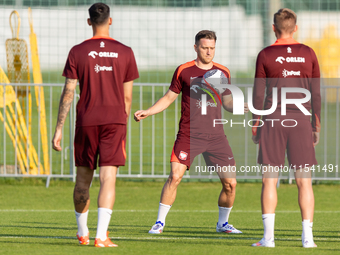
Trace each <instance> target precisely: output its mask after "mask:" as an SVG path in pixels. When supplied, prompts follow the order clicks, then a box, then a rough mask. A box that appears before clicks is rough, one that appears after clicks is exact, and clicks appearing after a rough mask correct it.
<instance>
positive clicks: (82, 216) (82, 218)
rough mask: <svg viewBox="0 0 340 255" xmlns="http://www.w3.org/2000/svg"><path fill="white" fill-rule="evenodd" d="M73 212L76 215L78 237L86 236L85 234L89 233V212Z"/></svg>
mask: <svg viewBox="0 0 340 255" xmlns="http://www.w3.org/2000/svg"><path fill="white" fill-rule="evenodd" d="M74 212H75V213H76V219H77V225H78V235H79V236H87V234H88V233H89V229H88V228H87V216H88V215H89V210H87V212H84V213H79V212H77V211H74Z"/></svg>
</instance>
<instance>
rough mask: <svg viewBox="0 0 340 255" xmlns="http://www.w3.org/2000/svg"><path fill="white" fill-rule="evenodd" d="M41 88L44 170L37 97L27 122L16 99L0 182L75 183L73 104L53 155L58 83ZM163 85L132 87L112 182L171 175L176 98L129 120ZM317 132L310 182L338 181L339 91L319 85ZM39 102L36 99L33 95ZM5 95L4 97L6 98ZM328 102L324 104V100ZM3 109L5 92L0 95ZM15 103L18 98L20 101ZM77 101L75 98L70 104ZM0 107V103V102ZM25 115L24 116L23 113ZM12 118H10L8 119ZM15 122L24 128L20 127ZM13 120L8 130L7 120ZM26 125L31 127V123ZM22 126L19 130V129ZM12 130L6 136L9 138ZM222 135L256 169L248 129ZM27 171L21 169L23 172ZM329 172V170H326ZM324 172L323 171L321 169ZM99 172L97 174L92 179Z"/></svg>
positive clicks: (2, 146) (1, 135) (240, 161)
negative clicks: (122, 156) (122, 158)
mask: <svg viewBox="0 0 340 255" xmlns="http://www.w3.org/2000/svg"><path fill="white" fill-rule="evenodd" d="M1 86H2V88H3V89H4V91H6V89H8V87H9V86H12V88H13V90H14V92H15V93H16V95H17V94H18V89H19V86H20V87H22V86H26V90H27V91H33V89H34V86H32V84H11V85H9V84H3V83H2V84H1ZM37 86H39V87H40V86H43V88H44V94H45V112H46V123H47V140H48V157H47V158H48V161H49V162H48V164H49V171H47V168H46V167H45V164H44V160H46V157H44V153H46V150H45V152H44V151H43V149H42V147H43V144H42V135H41V134H42V133H41V126H40V123H41V122H40V119H41V118H42V116H41V111H40V110H39V106H37V104H36V102H37V101H39V100H37V98H36V96H35V95H34V94H33V93H32V106H31V112H32V114H31V121H30V116H29V110H28V109H29V107H30V105H29V100H28V99H27V98H24V99H21V101H20V100H19V102H18V104H21V107H22V108H26V110H25V109H24V110H23V113H22V116H20V109H19V108H18V107H17V105H15V104H14V106H13V110H12V111H10V110H9V109H8V106H7V107H2V108H0V113H1V115H2V116H3V119H2V121H0V177H47V179H48V181H47V184H46V185H47V186H48V185H49V180H50V178H70V179H73V180H74V179H75V173H76V171H75V166H74V158H73V137H74V129H75V125H74V123H75V103H74V104H72V107H71V110H70V113H69V115H68V120H67V121H66V122H65V125H64V129H63V139H62V143H61V146H62V148H63V150H62V151H61V152H55V151H53V150H52V146H51V142H50V141H51V140H52V137H53V134H54V127H55V123H56V119H57V114H58V105H59V99H60V95H61V92H62V89H63V84H39V85H37ZM168 86H169V85H168V84H142V83H136V84H135V86H134V90H133V104H132V110H131V115H130V117H129V124H128V130H127V145H126V149H127V161H126V166H124V167H120V168H119V172H118V175H117V177H128V178H166V177H167V176H168V174H169V172H170V163H169V160H170V154H171V151H172V147H173V143H174V140H175V138H176V134H177V131H178V123H179V119H180V97H179V98H178V99H177V100H176V101H175V102H174V103H173V104H172V105H171V106H170V107H169V108H168V109H167V110H165V111H164V112H162V113H160V114H158V115H155V116H152V117H150V118H147V119H145V120H143V121H141V122H140V123H136V122H135V121H133V118H132V115H133V113H134V112H135V111H136V110H138V109H146V108H148V107H150V106H151V105H152V104H153V103H154V102H155V101H156V100H157V99H158V98H160V97H161V96H162V95H163V94H164V93H165V92H166V91H167V89H168ZM249 86H252V85H250V84H243V85H242V84H241V85H239V87H243V88H246V87H249ZM321 90H322V115H321V118H322V127H321V137H320V143H319V145H317V146H316V155H317V160H318V166H316V168H315V171H314V172H313V179H314V180H340V178H339V173H338V172H339V157H340V155H339V154H340V151H339V134H340V130H339V125H340V120H339V118H340V111H339V101H340V97H339V94H340V86H339V85H338V86H334V85H333V86H329V85H323V86H322V89H321ZM37 95H38V97H39V94H37ZM7 96H8V95H7ZM331 96H332V97H333V99H332V100H329V97H331ZM2 97H3V98H2V100H3V101H2V102H3V105H6V104H7V103H6V100H8V98H6V93H3V95H2ZM19 99H20V97H19ZM76 101H77V95H75V100H74V102H76ZM0 107H1V103H0ZM24 111H25V112H24ZM11 114H12V115H11ZM20 117H22V119H23V120H24V124H23V123H20V121H19V120H20ZM222 118H226V119H233V121H235V122H237V121H238V120H239V119H238V118H240V117H237V116H233V115H232V114H229V113H227V112H224V111H222ZM242 118H245V120H246V122H247V121H248V120H250V119H251V115H250V113H249V114H248V115H245V116H242ZM10 119H12V129H11V127H10V125H9V124H8V121H9V120H10ZM30 123H31V124H30ZM20 125H21V126H20ZM25 128H26V130H27V132H28V130H29V129H31V134H32V135H31V139H27V140H26V141H27V143H26V144H25V145H24V146H23V150H24V152H25V154H26V157H25V155H24V156H23V158H25V160H26V162H23V166H24V171H23V169H22V166H21V167H20V162H19V160H18V159H19V158H20V157H19V154H20V150H18V147H19V143H20V135H21V134H20V129H25ZM10 131H11V135H10ZM225 132H226V135H227V137H228V140H229V143H230V145H231V147H232V150H233V153H234V156H235V160H236V162H237V165H238V166H248V167H249V170H250V169H251V167H253V168H254V167H255V166H256V165H257V164H256V158H257V147H256V146H255V145H254V144H253V142H252V141H251V128H250V127H249V128H233V129H231V128H230V127H228V126H226V127H225ZM32 147H34V149H35V151H36V156H37V159H36V161H37V162H38V163H37V164H36V166H37V167H36V168H37V169H35V170H36V171H33V170H34V169H32V167H31V162H30V161H31V160H32V157H29V154H30V148H32ZM201 162H203V159H202V158H201V156H198V157H197V158H196V159H195V161H194V164H199V165H202V164H201ZM25 166H26V167H25ZM331 167H332V168H331ZM325 168H326V169H325ZM97 175H98V172H97V173H96V176H97ZM237 177H238V178H239V179H256V178H261V174H260V172H259V171H256V172H251V171H249V172H247V171H244V172H238V174H237ZM184 178H197V179H204V178H217V175H216V174H212V173H206V174H202V173H201V172H199V173H197V172H195V171H194V169H192V170H191V171H187V173H186V175H185V176H184ZM280 178H283V179H289V180H290V181H291V180H292V178H293V176H292V175H291V174H288V173H287V174H280Z"/></svg>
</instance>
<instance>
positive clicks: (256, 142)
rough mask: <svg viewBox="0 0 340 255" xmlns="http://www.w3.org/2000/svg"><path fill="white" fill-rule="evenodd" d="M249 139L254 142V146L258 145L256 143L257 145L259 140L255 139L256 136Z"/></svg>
mask: <svg viewBox="0 0 340 255" xmlns="http://www.w3.org/2000/svg"><path fill="white" fill-rule="evenodd" d="M251 139H252V140H253V142H254V143H255V144H258V143H259V139H258V138H257V136H256V135H253V136H252V138H251Z"/></svg>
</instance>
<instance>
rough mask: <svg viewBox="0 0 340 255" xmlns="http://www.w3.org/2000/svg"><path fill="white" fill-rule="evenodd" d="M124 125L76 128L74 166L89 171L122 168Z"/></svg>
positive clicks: (124, 154)
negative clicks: (113, 167) (102, 167)
mask: <svg viewBox="0 0 340 255" xmlns="http://www.w3.org/2000/svg"><path fill="white" fill-rule="evenodd" d="M125 142H126V125H124V124H108V125H100V126H85V127H76V133H75V137H74V156H75V162H76V166H86V167H89V168H91V169H96V168H97V159H98V156H99V166H124V165H125V159H126V152H125Z"/></svg>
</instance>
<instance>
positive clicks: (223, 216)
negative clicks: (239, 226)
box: [217, 206, 233, 227]
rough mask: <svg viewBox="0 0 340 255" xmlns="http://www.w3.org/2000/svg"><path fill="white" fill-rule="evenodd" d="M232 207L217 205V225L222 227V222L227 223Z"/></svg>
mask: <svg viewBox="0 0 340 255" xmlns="http://www.w3.org/2000/svg"><path fill="white" fill-rule="evenodd" d="M232 208H233V207H221V206H219V207H218V223H217V224H218V226H219V227H222V226H223V224H225V223H228V220H229V214H230V211H231V209H232Z"/></svg>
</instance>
